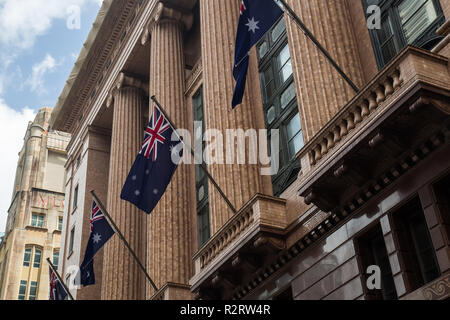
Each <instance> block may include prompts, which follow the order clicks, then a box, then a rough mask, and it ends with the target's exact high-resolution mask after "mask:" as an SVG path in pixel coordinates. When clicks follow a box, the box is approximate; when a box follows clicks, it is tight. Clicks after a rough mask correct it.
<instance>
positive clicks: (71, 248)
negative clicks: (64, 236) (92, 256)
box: [69, 227, 75, 255]
mask: <svg viewBox="0 0 450 320" xmlns="http://www.w3.org/2000/svg"><path fill="white" fill-rule="evenodd" d="M74 239H75V227H73V228H72V230H71V231H70V242H69V255H70V254H71V253H72V252H73V242H74Z"/></svg>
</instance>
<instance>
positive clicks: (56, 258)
mask: <svg viewBox="0 0 450 320" xmlns="http://www.w3.org/2000/svg"><path fill="white" fill-rule="evenodd" d="M58 263H59V251H54V252H53V265H54V266H55V268H56V269H58Z"/></svg>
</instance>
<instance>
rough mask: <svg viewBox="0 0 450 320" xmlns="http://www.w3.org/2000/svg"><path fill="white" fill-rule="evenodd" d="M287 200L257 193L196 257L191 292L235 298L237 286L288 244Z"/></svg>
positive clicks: (211, 296) (217, 297) (214, 297)
mask: <svg viewBox="0 0 450 320" xmlns="http://www.w3.org/2000/svg"><path fill="white" fill-rule="evenodd" d="M287 225H288V223H287V215H286V200H283V199H280V198H275V197H270V196H265V195H261V194H257V195H255V197H253V198H252V199H251V200H250V201H249V202H248V203H247V204H246V205H244V206H243V207H242V209H240V210H239V211H238V213H237V214H236V215H234V216H233V217H232V218H231V219H230V220H229V221H228V222H227V223H226V224H225V225H224V226H223V227H222V228H221V229H220V230H219V231H218V232H217V233H216V234H215V235H214V236H213V237H212V238H211V239H210V240H209V241H208V242H207V243H206V244H205V245H204V246H203V248H201V249H200V251H199V252H198V253H196V254H195V255H194V257H193V259H194V264H195V275H194V277H193V278H192V279H191V281H190V284H191V286H192V288H191V291H192V292H194V293H195V294H196V295H197V298H200V297H201V298H202V299H224V298H227V297H231V294H232V291H233V288H234V287H235V286H237V285H238V284H240V283H243V282H245V281H246V279H245V277H246V276H247V275H248V276H252V274H253V271H255V270H257V269H258V268H259V267H261V266H263V265H264V263H265V261H264V260H271V259H273V257H274V256H276V254H277V253H278V252H280V251H281V250H284V249H285V247H286V244H285V240H284V234H285V231H286V227H287Z"/></svg>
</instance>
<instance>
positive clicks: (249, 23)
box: [232, 0, 283, 109]
mask: <svg viewBox="0 0 450 320" xmlns="http://www.w3.org/2000/svg"><path fill="white" fill-rule="evenodd" d="M282 15H283V10H281V8H280V7H279V6H278V4H277V3H275V1H274V0H243V1H242V3H241V8H240V16H239V24H238V29H237V36H236V49H235V57H234V69H233V76H234V79H235V80H236V88H235V90H234V94H233V101H232V107H233V109H234V108H235V107H236V106H237V105H239V104H241V103H242V99H243V97H244V91H245V83H246V80H247V71H248V63H249V54H250V49H251V48H252V47H253V46H254V45H255V44H256V43H257V42H258V41H259V40H260V39H261V38H262V37H263V36H264V35H265V34H266V33H267V31H269V30H270V28H272V26H273V25H274V24H275V22H277V21H278V19H280V17H281V16H282Z"/></svg>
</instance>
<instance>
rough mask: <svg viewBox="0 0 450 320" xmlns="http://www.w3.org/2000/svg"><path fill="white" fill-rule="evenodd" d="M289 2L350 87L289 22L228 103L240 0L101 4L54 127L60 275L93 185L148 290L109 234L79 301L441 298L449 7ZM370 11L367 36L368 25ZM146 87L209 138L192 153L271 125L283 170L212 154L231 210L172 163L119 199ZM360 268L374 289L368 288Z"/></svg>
mask: <svg viewBox="0 0 450 320" xmlns="http://www.w3.org/2000/svg"><path fill="white" fill-rule="evenodd" d="M287 3H288V4H289V5H291V6H292V9H293V10H294V11H295V12H296V13H297V14H298V15H299V16H300V17H301V18H302V19H303V20H304V23H305V24H306V25H307V26H308V27H309V28H310V29H311V31H312V32H313V34H314V35H315V36H316V37H317V39H318V40H319V41H320V43H321V44H322V45H323V46H324V47H325V48H326V49H327V50H328V51H329V52H330V54H331V56H332V57H333V59H334V60H335V61H336V63H337V64H338V65H340V66H341V67H342V68H343V70H344V71H345V73H346V74H347V75H348V76H349V77H350V78H351V79H352V81H353V82H354V83H355V84H356V85H357V86H358V88H359V90H358V92H355V91H354V90H352V88H351V87H350V86H349V85H348V84H347V83H346V82H345V81H344V79H343V78H342V77H341V76H340V75H339V74H338V73H337V72H336V71H335V69H334V68H333V67H332V65H331V64H330V63H329V62H328V61H327V60H326V59H325V58H324V56H323V55H322V54H321V53H320V51H319V50H318V49H317V48H316V46H315V45H314V44H313V43H312V42H311V40H309V39H308V38H307V37H306V36H305V35H304V33H303V32H302V31H301V30H300V29H299V27H298V26H297V25H296V24H295V22H294V21H293V19H292V18H291V17H289V16H288V15H285V16H284V17H283V18H282V19H280V21H278V22H277V23H276V24H275V25H274V26H273V28H272V29H271V30H270V31H269V32H268V33H267V35H266V36H265V37H264V39H262V40H261V41H260V43H259V44H258V45H257V46H256V47H255V48H254V49H252V51H251V54H250V66H249V74H248V80H247V88H246V94H245V97H244V102H243V104H242V105H241V106H239V107H238V108H236V109H235V110H231V98H232V93H233V89H234V85H235V81H234V79H233V77H232V72H231V71H232V69H233V57H234V41H235V36H236V27H237V21H238V18H239V10H240V5H241V1H240V0H177V1H175V0H160V1H156V0H147V1H142V0H141V1H138V0H129V1H112V0H105V1H104V2H103V5H102V8H101V12H100V14H99V15H98V17H97V20H96V22H95V23H94V26H93V29H92V31H91V33H90V34H89V37H88V40H87V41H86V43H85V46H84V48H83V50H82V52H81V54H80V57H79V59H78V61H77V62H76V64H75V67H74V70H73V72H72V75H71V76H70V78H69V81H68V83H67V85H66V87H65V88H64V91H63V92H62V94H61V97H60V99H59V101H58V104H57V105H56V107H55V111H54V112H53V114H52V117H51V121H50V122H51V126H52V128H53V129H55V130H61V131H65V132H69V133H71V134H72V140H71V141H70V143H69V145H68V147H67V152H68V162H67V164H66V182H65V185H64V187H65V193H66V198H65V199H66V201H65V204H66V205H65V207H64V221H63V231H62V232H63V233H62V242H61V259H60V263H59V270H60V272H61V273H62V275H63V277H64V278H65V279H66V280H67V281H68V282H69V283H71V282H72V279H73V275H74V270H76V267H77V266H78V265H79V263H80V261H81V260H82V258H83V254H84V248H85V246H86V243H87V241H88V237H89V216H90V210H91V204H92V197H91V195H90V191H91V190H95V192H96V194H97V195H98V196H99V197H100V199H101V200H102V202H104V203H105V205H106V206H107V208H108V210H109V212H110V214H111V215H112V217H113V218H114V220H115V222H116V223H117V225H118V226H119V228H120V229H121V230H122V232H123V234H124V236H125V237H126V238H127V240H128V242H129V243H130V245H131V246H132V247H133V249H134V250H135V252H136V253H137V255H138V257H139V259H140V260H141V261H143V263H144V264H145V265H146V268H147V270H148V272H149V274H150V275H151V277H152V278H153V280H154V282H155V283H156V285H157V287H158V290H157V291H155V290H154V289H153V288H152V286H151V285H150V284H149V283H148V282H147V281H146V279H145V277H144V275H143V273H142V272H141V271H140V269H139V268H138V266H137V265H136V263H135V262H134V261H133V259H132V258H131V256H130V254H129V252H128V251H127V250H126V248H125V247H124V245H123V243H121V242H120V240H119V239H118V238H117V237H113V238H112V239H111V241H110V242H109V243H108V244H107V245H106V246H105V248H104V250H102V251H101V252H100V253H99V255H97V256H96V258H95V272H96V278H97V282H96V285H95V286H91V287H87V288H78V289H77V288H73V290H72V291H73V292H72V294H73V295H74V296H75V297H76V299H155V300H158V299H186V298H195V299H285V300H287V299H299V300H307V299H445V298H448V297H449V293H450V286H449V283H450V280H449V279H450V228H449V225H450V204H449V199H450V195H449V189H450V175H449V173H450V146H449V139H450V135H449V129H450V117H449V114H450V103H449V101H450V99H449V96H450V91H449V89H450V67H449V58H450V44H449V39H450V35H449V30H450V19H449V18H450V2H449V1H444V0H441V1H439V0H403V1H394V0H380V1H375V0H373V1H372V0H327V1H324V0H287ZM372 5H378V9H379V12H380V15H379V16H375V18H377V17H378V18H379V19H380V20H379V23H380V28H379V29H371V28H368V24H367V21H368V20H370V21H373V18H374V16H373V14H376V12H377V10H375V11H374V10H373V7H371V8H369V7H370V6H372ZM153 95H155V96H156V98H157V99H158V100H159V102H160V103H161V104H162V105H163V106H164V107H165V110H166V112H167V113H168V114H169V115H170V117H171V118H172V120H173V121H174V122H175V123H176V125H177V127H179V128H184V129H187V130H189V131H190V133H191V136H192V137H194V136H195V137H196V138H198V137H200V138H201V137H202V131H204V132H205V133H206V134H205V141H204V146H205V147H206V148H205V151H207V149H208V146H209V145H210V144H211V143H212V140H211V137H209V138H208V134H207V132H208V130H210V129H217V130H218V131H219V132H222V133H223V136H226V131H227V130H229V129H243V130H244V132H245V131H247V130H249V129H268V130H269V131H268V132H272V131H270V130H277V131H274V132H278V134H279V141H280V148H279V150H278V152H277V150H272V151H275V152H273V154H272V155H273V156H275V155H278V156H279V160H280V163H279V170H277V171H276V173H275V174H273V175H272V176H265V175H262V174H261V169H265V168H266V166H267V163H263V162H262V161H261V159H259V161H257V163H251V162H250V161H249V158H251V156H252V155H254V154H249V150H250V148H246V150H247V154H246V155H245V157H244V158H245V160H246V161H245V163H244V164H242V163H238V162H237V160H236V156H237V154H236V153H235V154H234V155H233V156H234V157H235V158H234V160H235V161H234V162H233V161H232V162H231V163H228V164H220V163H217V162H211V163H210V164H209V165H208V169H209V171H210V172H211V175H212V176H213V177H214V178H215V180H216V181H217V183H218V184H219V185H220V187H221V188H222V189H223V191H224V193H225V194H226V195H227V197H228V198H229V199H230V202H231V203H232V204H233V205H234V207H235V208H236V209H237V213H233V212H232V211H231V210H230V208H229V207H228V206H227V203H226V202H225V201H224V200H223V198H222V197H221V195H220V194H219V193H218V192H217V190H216V189H215V188H214V185H213V184H212V183H211V182H210V181H208V179H207V177H206V176H205V175H204V173H203V172H202V170H201V169H200V168H199V166H198V165H195V164H183V165H181V166H180V167H179V168H178V169H177V172H176V174H175V176H174V178H173V180H172V182H171V184H170V186H169V188H168V190H167V192H166V193H165V195H164V197H163V198H162V200H161V202H160V203H159V204H158V206H157V208H156V209H155V211H154V212H153V213H152V214H151V215H149V216H147V215H146V214H145V213H143V212H140V211H139V210H137V209H136V208H135V207H133V206H132V205H130V204H129V203H126V202H124V201H122V200H120V191H121V188H122V186H123V184H124V182H125V178H126V176H127V174H128V171H129V169H130V168H131V166H132V164H133V161H134V159H135V157H136V154H137V152H138V151H139V150H140V146H141V143H142V137H143V130H144V129H145V128H146V126H147V123H148V120H149V116H150V114H151V110H152V107H153V104H152V103H151V102H150V98H149V97H152V96H153ZM195 122H197V123H198V122H200V123H203V129H200V130H197V129H196V130H195V132H194V123H195ZM247 133H248V132H247ZM267 138H270V137H269V136H264V139H262V140H265V139H267ZM243 140H244V143H245V141H247V142H248V140H251V137H250V139H245V137H244V139H243ZM236 141H237V140H236V139H233V140H228V141H224V142H223V144H220V143H219V144H216V145H215V146H216V149H215V152H216V153H217V152H219V153H220V152H222V151H223V152H224V153H226V152H227V150H229V147H230V146H235V145H236V144H237V143H238V142H236ZM260 142H261V141H260ZM191 144H192V145H193V144H194V141H191ZM200 145H202V143H200ZM258 147H259V150H260V151H261V150H262V151H263V153H264V152H265V153H267V151H268V147H267V145H266V144H261V143H260V144H259V145H258ZM206 154H207V157H209V160H211V158H212V157H214V152H210V153H208V152H206ZM7 238H8V237H7ZM373 266H376V267H378V268H379V269H378V270H380V273H379V277H380V279H381V283H382V286H381V289H373V288H371V287H370V286H368V285H367V280H370V276H371V275H373ZM375 269H377V268H375ZM371 270H372V271H371ZM375 272H376V271H375Z"/></svg>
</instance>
